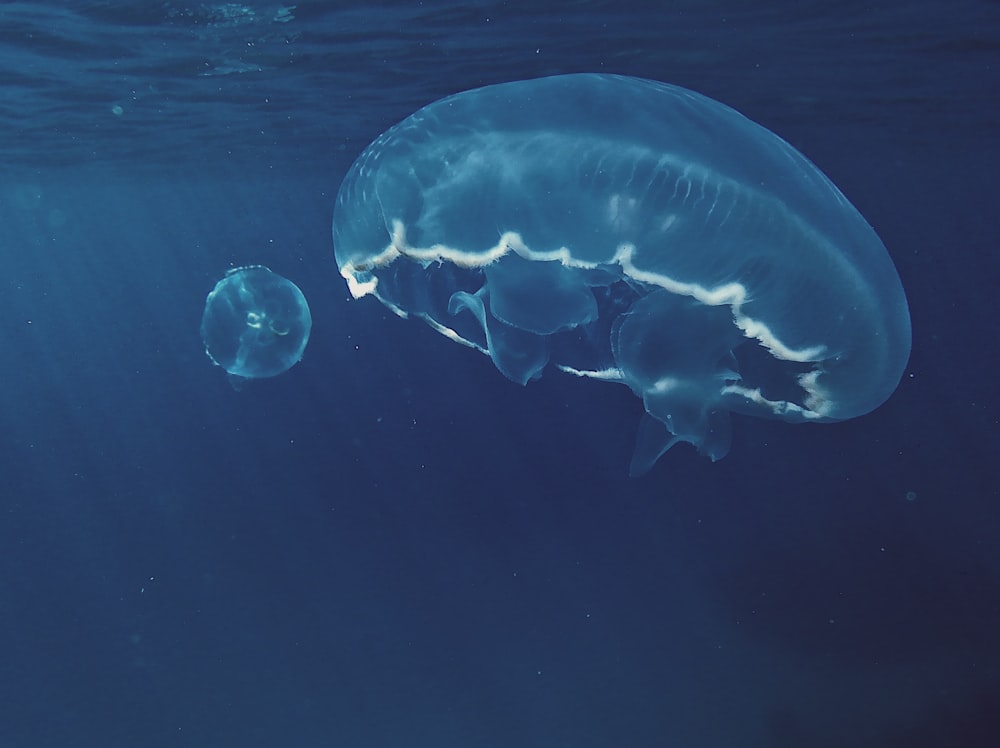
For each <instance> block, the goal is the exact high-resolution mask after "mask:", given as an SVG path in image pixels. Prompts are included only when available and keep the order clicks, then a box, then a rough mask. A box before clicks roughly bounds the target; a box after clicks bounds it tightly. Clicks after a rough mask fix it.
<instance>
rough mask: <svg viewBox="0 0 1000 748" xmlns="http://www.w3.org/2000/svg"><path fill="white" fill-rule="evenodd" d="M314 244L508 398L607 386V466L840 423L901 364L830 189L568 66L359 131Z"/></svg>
mask: <svg viewBox="0 0 1000 748" xmlns="http://www.w3.org/2000/svg"><path fill="white" fill-rule="evenodd" d="M333 240H334V247H335V253H336V259H337V263H338V266H339V268H340V272H341V275H342V276H343V277H344V279H345V280H346V281H347V284H348V287H349V289H350V290H351V293H352V294H353V295H354V296H355V297H361V296H366V295H372V296H374V297H376V298H377V299H379V300H380V301H381V302H382V303H383V304H385V305H386V306H388V307H389V308H391V309H392V310H393V311H395V312H396V313H398V314H400V315H401V316H404V317H405V316H409V315H414V316H416V317H418V318H421V319H423V320H424V321H426V322H427V323H428V324H429V325H430V326H431V327H432V328H434V329H435V330H437V331H438V332H440V333H442V334H444V335H446V336H447V337H449V338H450V339H452V340H454V341H456V342H460V343H463V344H465V345H468V346H471V347H473V348H476V349H478V350H480V351H482V352H483V353H485V354H487V355H489V356H490V357H491V358H492V360H493V361H494V363H495V364H496V366H497V368H498V369H499V370H500V371H501V372H502V373H503V374H504V375H506V376H507V377H509V378H510V379H512V380H514V381H516V382H520V383H522V384H523V383H526V382H528V381H530V380H532V379H534V378H537V377H538V376H540V375H541V373H542V372H543V371H544V370H545V369H546V368H548V367H555V368H558V369H561V370H562V371H564V372H568V373H570V374H575V375H578V376H584V377H590V378H594V379H598V380H605V381H617V382H621V383H623V384H625V385H627V386H628V387H630V388H631V389H632V391H633V392H634V393H635V394H636V395H637V396H638V397H640V398H641V399H642V401H643V405H644V407H645V410H646V413H647V415H646V416H645V417H644V418H643V421H642V423H641V425H640V429H639V438H638V442H637V445H636V450H635V454H634V457H633V461H632V466H631V472H632V473H634V474H635V473H641V472H644V471H646V470H648V469H649V468H650V467H651V466H652V465H653V463H655V462H656V460H657V459H658V458H659V457H660V456H661V455H662V454H663V453H664V452H666V451H667V450H668V449H669V448H670V447H672V446H673V445H674V444H676V443H679V442H687V443H690V444H692V445H694V446H695V447H696V448H697V449H698V450H699V451H701V452H702V453H703V454H706V455H707V456H709V457H711V458H712V459H713V460H714V459H719V458H721V457H723V456H725V454H726V453H727V452H728V450H729V443H730V434H731V425H730V413H733V412H736V413H743V414H750V415H755V416H764V417H769V418H777V419H781V420H785V421H789V422H823V421H837V420H843V419H847V418H853V417H855V416H859V415H862V414H864V413H867V412H869V411H871V410H872V409H874V408H876V407H877V406H878V405H879V404H881V403H882V402H883V401H885V400H886V399H887V398H888V397H889V395H890V394H891V393H892V392H893V390H894V389H895V388H896V386H897V384H898V382H899V379H900V377H901V375H902V371H903V367H904V366H905V364H906V361H907V359H908V356H909V350H910V318H909V311H908V307H907V303H906V298H905V295H904V293H903V289H902V285H901V283H900V280H899V276H898V274H897V272H896V269H895V267H894V266H893V264H892V261H891V259H890V258H889V255H888V253H887V252H886V250H885V247H884V246H883V244H882V242H881V241H880V240H879V238H878V237H877V236H876V234H875V232H874V231H873V230H872V228H871V227H870V226H869V225H868V223H867V222H866V221H865V219H864V218H863V217H862V216H861V214H860V213H859V212H858V211H857V210H856V209H855V208H854V207H853V206H852V205H851V204H850V202H848V200H847V199H846V198H845V197H844V196H843V194H842V193H841V192H840V191H839V190H838V189H837V188H836V187H835V186H834V185H833V183H832V182H831V181H830V180H829V179H828V178H827V177H826V176H825V175H823V173H822V172H820V171H819V170H818V169H817V168H816V167H815V166H814V165H813V164H812V163H810V162H809V161H808V160H807V159H806V158H805V157H804V156H802V155H801V154H800V153H799V152H798V151H796V150H795V149H794V148H792V147H791V146H790V145H789V144H788V143H786V142H785V141H783V140H782V139H781V138H779V137H778V136H777V135H775V134H773V133H771V132H770V131H768V130H766V129H765V128H763V127H761V126H760V125H757V124H755V123H753V122H751V121H750V120H748V119H747V118H745V117H743V116H742V115H741V114H739V113H738V112H736V111H735V110H733V109H730V108H729V107H727V106H725V105H723V104H721V103H719V102H716V101H713V100H712V99H709V98H707V97H704V96H701V95H700V94H697V93H694V92H692V91H688V90H686V89H683V88H679V87H677V86H671V85H667V84H664V83H658V82H655V81H649V80H643V79H637V78H628V77H622V76H614V75H597V74H579V75H566V76H555V77H550V78H541V79H537V80H528V81H518V82H514V83H505V84H500V85H495V86H488V87H486V88H480V89H476V90H473V91H467V92H465V93H460V94H457V95H455V96H451V97H448V98H446V99H442V100H440V101H437V102H435V103H432V104H430V105H428V106H427V107H424V108H423V109H421V110H420V111H418V112H417V113H415V114H414V115H412V116H411V117H409V118H407V119H405V120H403V121H402V122H400V123H399V124H397V125H396V126H394V127H392V128H390V129H389V130H387V131H386V132H385V133H383V134H382V135H380V136H379V137H378V138H376V140H375V141H374V142H373V143H372V144H371V145H370V146H368V148H366V149H365V150H364V152H362V154H361V155H360V156H359V157H358V159H357V160H356V161H355V163H354V165H353V166H352V167H351V169H350V170H349V172H348V174H347V176H346V177H345V179H344V181H343V184H342V185H341V188H340V191H339V193H338V196H337V201H336V206H335V209H334V218H333Z"/></svg>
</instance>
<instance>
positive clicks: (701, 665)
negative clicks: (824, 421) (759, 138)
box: [0, 0, 1000, 748]
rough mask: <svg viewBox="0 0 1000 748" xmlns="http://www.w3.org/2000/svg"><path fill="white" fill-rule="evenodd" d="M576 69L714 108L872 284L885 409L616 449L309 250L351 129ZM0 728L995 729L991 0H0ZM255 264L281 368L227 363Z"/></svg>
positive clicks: (719, 741)
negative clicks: (204, 339)
mask: <svg viewBox="0 0 1000 748" xmlns="http://www.w3.org/2000/svg"><path fill="white" fill-rule="evenodd" d="M578 71H604V72H614V73H622V74H628V75H638V76H643V77H647V78H654V79H658V80H663V81H668V82H671V83H676V84H680V85H683V86H687V87H689V88H692V89H695V90H697V91H700V92H702V93H705V94H707V95H709V96H712V97H713V98H717V99H719V100H721V101H724V102H725V103H727V104H729V105H731V106H733V107H735V108H737V109H738V110H740V111H742V112H743V113H744V114H746V115H747V116H749V117H751V118H752V119H754V120H756V121H758V122H760V123H761V124H763V125H765V126H766V127H768V128H770V129H772V130H774V131H775V132H777V133H778V134H780V135H781V136H782V137H784V138H785V139H786V140H788V141H789V142H791V143H792V144H793V145H795V146H796V147H797V148H799V149H800V150H802V151H803V152H804V153H805V154H806V155H807V156H808V157H809V158H810V159H812V160H813V161H814V162H815V163H816V164H817V165H818V166H819V167H820V168H821V169H823V170H824V171H825V172H826V173H827V174H828V175H829V176H830V177H831V178H832V179H833V180H834V181H835V182H836V183H837V184H838V185H839V186H840V188H841V189H842V190H843V191H844V192H845V194H846V195H847V196H848V197H849V198H850V199H851V200H852V202H854V204H855V205H857V206H858V208H859V209H860V210H861V212H862V213H863V214H864V215H865V216H866V218H867V219H868V220H869V221H870V222H871V223H872V225H873V226H874V227H875V229H876V230H877V231H878V233H879V235H880V236H881V238H882V239H883V241H884V242H885V244H886V246H887V247H888V249H889V252H890V254H891V255H892V257H893V260H894V262H895V264H896V266H897V268H898V270H899V273H900V275H901V277H902V280H903V284H904V286H905V288H906V291H907V295H908V298H909V303H910V311H911V315H912V320H913V329H914V340H913V353H912V356H911V360H910V364H909V366H908V368H907V370H906V374H905V375H904V378H903V381H902V382H901V384H900V386H899V389H898V390H897V392H896V393H895V395H894V396H893V397H892V398H891V399H890V400H889V401H888V402H887V403H886V404H885V405H883V406H882V407H881V408H879V409H878V410H876V411H875V412H874V413H871V414H869V415H867V416H864V417H862V418H859V419H855V420H852V421H847V422H844V423H840V424H829V425H822V426H789V425H784V424H780V423H777V422H768V421H762V420H758V419H751V418H736V419H735V420H736V423H735V426H734V444H733V449H732V452H731V454H730V455H729V456H728V457H726V458H725V459H724V460H721V461H719V462H717V463H714V464H713V463H711V462H709V461H708V460H706V459H704V458H702V457H699V456H698V455H696V454H695V452H694V450H692V449H690V448H687V447H685V446H681V447H678V448H676V449H675V450H673V451H672V452H671V453H670V454H668V455H667V456H666V457H665V458H664V459H662V460H661V461H660V462H659V463H658V464H657V465H656V467H655V469H654V470H653V471H652V472H650V473H649V474H648V475H646V476H644V477H642V478H640V479H634V480H630V479H628V478H627V477H626V474H627V467H628V461H629V458H630V454H631V450H632V445H633V438H634V434H635V428H636V423H637V420H638V417H639V414H640V413H641V404H640V403H639V401H638V400H636V399H635V398H634V397H633V396H632V395H631V393H630V392H628V390H627V389H625V388H623V387H616V386H614V385H610V384H601V383H596V382H589V381H582V380H579V379H576V378H574V377H569V376H562V375H560V374H559V373H558V372H549V373H547V374H546V375H545V376H544V377H543V378H542V379H541V380H539V381H537V382H532V383H530V384H529V385H527V386H526V387H520V386H518V385H515V384H512V383H511V382H508V381H507V380H506V379H504V378H503V377H502V376H501V375H500V374H499V373H498V372H497V371H496V370H495V368H494V367H493V365H492V363H491V362H490V361H489V360H488V359H487V358H486V357H484V356H481V355H480V354H478V353H476V352H475V351H471V350H469V349H465V348H462V347H460V346H456V345H454V344H452V343H450V342H449V341H447V340H446V339H445V338H443V337H441V336H439V335H437V334H435V333H434V332H433V331H431V330H430V329H429V328H427V327H426V326H424V325H422V324H421V323H419V322H416V321H412V320H402V319H399V318H397V317H396V316H395V315H393V314H392V313H391V312H389V311H388V310H386V309H384V308H383V307H382V306H381V305H379V304H378V303H376V302H374V301H371V300H370V299H363V300H353V299H351V298H350V295H349V293H348V291H347V288H346V286H345V285H344V283H343V281H342V279H341V278H340V277H339V274H338V272H337V267H336V263H335V261H334V258H333V247H332V240H331V236H330V224H331V215H332V209H333V201H334V198H335V196H336V193H337V189H338V186H339V184H340V181H341V179H342V178H343V176H344V174H345V172H346V171H347V169H348V167H349V166H350V164H351V162H352V161H353V159H354V158H355V156H356V155H357V154H358V153H359V152H360V151H361V150H362V149H363V148H364V146H365V145H367V143H368V142H370V141H371V140H372V139H373V138H374V137H375V136H377V135H378V134H379V133H380V132H381V131H383V130H384V129H386V128H387V127H389V126H390V125H392V124H393V123H395V122H397V121H399V120H400V119H402V118H404V117H406V116H407V115H409V114H410V113H412V112H413V111H415V110H416V109H417V108H419V107H420V106H422V105H424V104H426V103H429V102H431V101H433V100H435V99H437V98H439V97H441V96H444V95H447V94H450V93H455V92H459V91H463V90H466V89H469V88H474V87H477V86H481V85H485V84H489V83H496V82H500V81H507V80H517V79H523V78H531V77H537V76H542V75H550V74H557V73H567V72H578ZM0 84H2V88H0V90H2V92H3V93H2V96H0V427H2V428H0V512H2V514H0V517H2V520H0V581H2V585H3V586H2V593H0V748H24V747H29V746H30V748H60V747H62V746H67V747H70V746H72V747H73V748H91V747H93V748H97V747H100V748H116V747H121V748H131V747H134V746H144V747H145V748H157V747H159V746H184V747H191V748H207V747H209V746H246V747H248V748H257V747H262V748H263V747H270V746H281V747H282V748H288V747H294V748H319V747H327V746H344V747H351V748H355V747H356V748H404V747H405V748H423V747H426V748H444V747H448V748H451V747H454V748H458V747H463V748H465V747H475V748H512V747H514V746H516V747H518V748H533V747H536V746H537V747H538V748H552V747H559V748H566V747H570V746H572V747H573V748H583V747H594V748H603V747H611V746H615V747H620V746H628V747H630V748H631V747H637V748H638V747H642V748H646V747H650V748H734V747H739V748H793V747H794V748H803V747H806V748H843V747H844V746H851V747H852V748H854V747H857V748H876V747H878V748H886V747H889V748H892V747H895V746H906V747H907V748H923V747H924V746H927V747H931V746H933V747H935V748H937V747H940V746H961V747H962V748H979V747H981V746H982V747H986V746H995V745H997V744H1000V737H998V736H1000V716H998V715H1000V460H998V454H1000V405H998V397H997V386H996V376H997V374H996V372H997V368H998V363H1000V348H998V336H997V332H996V318H997V315H996V308H995V307H996V290H995V289H996V285H997V281H998V279H1000V252H998V247H1000V217H998V211H997V206H996V192H997V190H996V175H997V173H1000V136H998V133H1000V5H998V4H997V3H995V2H985V1H977V0H957V2H953V3H950V4H948V5H947V6H945V5H943V4H941V3H932V2H928V1H927V0H924V1H922V2H913V3H905V4H904V3H882V4H872V3H867V2H864V3H863V2H853V1H852V0H848V1H846V2H837V3H833V2H820V1H819V0H808V1H806V2H794V3H792V2H777V3H767V4H761V3H756V4H754V3H742V2H734V1H732V0H713V1H711V2H705V1H701V0H699V1H698V2H695V1H694V0H687V1H685V2H662V3H633V2H629V1H628V0H622V1H621V2H586V1H584V0H576V1H572V2H526V1H522V0H517V1H516V2H504V3H500V2H465V3H462V4H457V3H449V2H436V1H432V0H427V1H425V2H417V1H416V0H411V1H409V2H402V1H400V2H373V3H364V4H362V3H342V2H299V3H296V4H291V3H289V4H279V3H256V2H251V3H194V4H191V3H183V2H179V3H175V2H156V3H153V2H63V3H56V2H33V3H27V2H24V3H17V2H14V3H4V4H2V5H0ZM253 263H261V264H264V265H267V266H268V267H270V268H271V269H272V270H274V271H276V272H278V273H280V274H282V275H284V276H286V277H288V278H289V279H291V280H292V281H294V282H295V283H296V284H297V285H298V286H299V287H300V288H301V289H302V291H303V292H304V294H305V295H306V297H307V298H308V300H309V304H310V307H311V310H312V316H313V330H312V337H311V340H310V342H309V346H308V348H307V349H306V352H305V355H304V357H303V359H302V361H301V362H300V363H299V364H297V365H296V366H295V367H294V368H293V369H291V370H290V371H289V372H288V373H286V374H283V375H281V376H279V377H276V378H274V379H269V380H264V381H257V382H248V383H245V384H244V385H243V386H241V387H233V386H232V385H231V383H230V382H229V381H227V378H226V376H225V374H224V372H223V371H222V370H221V369H220V368H219V367H217V366H214V365H213V364H212V362H211V361H210V360H209V359H208V358H207V356H206V355H205V352H204V348H203V346H202V344H201V340H200V336H199V325H200V321H201V313H202V308H203V305H204V302H205V297H206V294H207V293H208V292H209V291H210V290H211V289H212V287H213V286H214V284H215V283H216V281H217V280H218V279H219V278H221V277H222V276H223V274H224V273H225V272H226V271H227V270H228V269H230V268H232V267H237V266H241V265H246V264H253Z"/></svg>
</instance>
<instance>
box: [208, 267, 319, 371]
mask: <svg viewBox="0 0 1000 748" xmlns="http://www.w3.org/2000/svg"><path fill="white" fill-rule="evenodd" d="M311 328H312V316H311V315H310V314H309V306H308V305H307V304H306V299H305V296H303V295H302V292H301V291H300V290H299V288H298V286H296V285H295V284H294V283H292V282H291V281H290V280H288V279H287V278H282V277H281V276H280V275H278V274H277V273H272V272H271V271H270V270H268V269H267V268H266V267H264V266H263V265H250V266H248V267H242V268H234V269H232V270H230V271H229V272H227V273H226V277H225V278H223V279H222V280H220V281H219V282H218V283H217V284H216V285H215V288H213V289H212V291H211V292H210V293H209V294H208V298H207V299H206V300H205V313H204V314H203V315H202V318H201V339H202V341H203V342H204V343H205V352H206V353H207V354H208V357H209V358H211V359H212V361H214V362H215V363H217V364H218V365H219V366H221V367H222V368H223V369H225V370H226V371H227V372H229V374H230V375H232V376H233V377H236V378H238V379H260V378H263V377H273V376H277V375H278V374H281V373H283V372H285V371H288V370H289V369H290V368H291V367H292V366H294V365H295V364H296V363H297V362H298V361H299V360H300V359H301V358H302V352H303V351H304V350H305V348H306V343H308V342H309V331H310V329H311Z"/></svg>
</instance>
